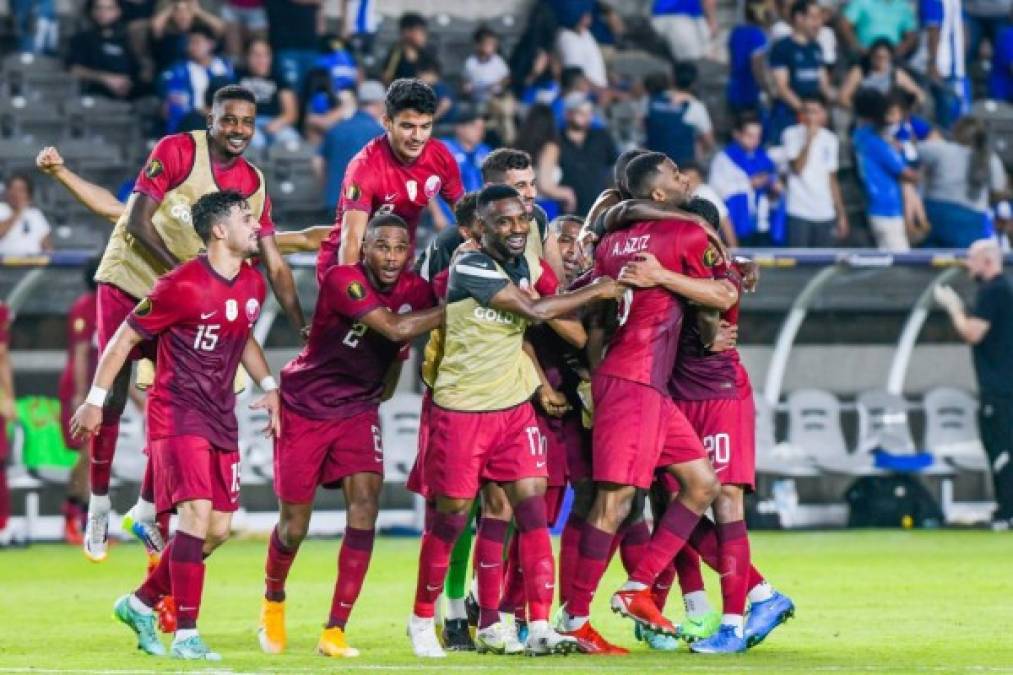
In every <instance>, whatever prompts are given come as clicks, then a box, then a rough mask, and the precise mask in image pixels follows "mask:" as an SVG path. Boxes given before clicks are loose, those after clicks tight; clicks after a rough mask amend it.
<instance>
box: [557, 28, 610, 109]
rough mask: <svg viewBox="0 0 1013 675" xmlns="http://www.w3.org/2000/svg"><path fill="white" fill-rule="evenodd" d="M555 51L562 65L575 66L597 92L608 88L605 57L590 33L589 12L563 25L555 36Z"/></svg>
mask: <svg viewBox="0 0 1013 675" xmlns="http://www.w3.org/2000/svg"><path fill="white" fill-rule="evenodd" d="M556 52H557V54H558V55H559V61H560V63H561V64H562V65H563V66H564V67H567V66H577V67H579V68H580V69H581V70H582V71H583V73H584V77H586V78H587V80H588V82H590V83H591V86H592V87H594V89H595V90H596V91H598V92H602V93H603V92H605V91H606V90H607V89H608V75H607V74H606V72H605V58H604V57H603V56H602V53H601V47H599V46H598V41H597V40H595V39H594V35H593V34H592V33H591V12H590V11H587V12H585V13H583V14H581V15H580V18H579V19H577V21H576V23H574V24H572V25H564V27H563V28H562V29H561V30H560V31H559V35H558V36H557V37H556Z"/></svg>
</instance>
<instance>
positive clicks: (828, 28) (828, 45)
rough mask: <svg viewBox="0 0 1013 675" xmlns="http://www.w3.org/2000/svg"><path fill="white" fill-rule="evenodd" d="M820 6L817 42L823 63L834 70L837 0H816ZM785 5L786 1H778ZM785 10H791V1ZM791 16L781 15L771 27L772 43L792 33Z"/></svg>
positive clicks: (835, 61) (835, 60) (835, 59)
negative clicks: (834, 26)
mask: <svg viewBox="0 0 1013 675" xmlns="http://www.w3.org/2000/svg"><path fill="white" fill-rule="evenodd" d="M816 3H817V4H818V5H819V8H820V22H819V26H820V27H819V30H817V31H816V42H817V43H819V46H820V51H821V52H823V65H824V66H826V67H827V68H828V69H829V70H831V71H832V70H833V68H834V65H835V64H836V63H837V33H835V32H834V29H833V27H832V26H833V25H834V24H835V23H836V22H837V14H836V11H837V0H816ZM776 4H778V5H781V6H782V7H784V6H785V3H783V2H781V0H778V2H777V3H776ZM785 11H790V3H788V7H787V8H786V10H785ZM791 30H792V29H791V20H790V17H785V16H780V17H779V18H778V19H777V21H775V22H774V24H773V25H772V26H771V27H770V43H771V44H773V43H775V42H778V41H779V40H780V39H781V38H785V37H788V36H789V35H791Z"/></svg>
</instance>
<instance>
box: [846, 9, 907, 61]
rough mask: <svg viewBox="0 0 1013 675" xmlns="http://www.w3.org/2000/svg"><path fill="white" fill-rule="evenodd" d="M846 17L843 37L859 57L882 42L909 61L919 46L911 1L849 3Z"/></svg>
mask: <svg viewBox="0 0 1013 675" xmlns="http://www.w3.org/2000/svg"><path fill="white" fill-rule="evenodd" d="M843 17H844V20H843V21H841V22H840V29H841V36H842V37H843V38H844V42H845V44H846V45H847V46H848V47H849V48H850V49H851V50H852V51H855V52H858V53H860V54H864V53H865V52H866V51H867V50H868V49H870V48H871V47H872V45H873V44H874V43H875V42H876V41H877V40H880V39H883V40H886V41H887V42H889V43H890V44H891V45H892V46H893V47H894V49H895V50H896V52H897V54H898V55H899V56H902V57H904V58H906V57H908V56H910V55H911V53H912V52H913V51H914V48H915V46H917V44H918V24H917V22H916V21H915V13H914V10H913V9H912V8H911V3H910V2H909V1H908V0H849V2H847V3H846V4H845V5H844V11H843Z"/></svg>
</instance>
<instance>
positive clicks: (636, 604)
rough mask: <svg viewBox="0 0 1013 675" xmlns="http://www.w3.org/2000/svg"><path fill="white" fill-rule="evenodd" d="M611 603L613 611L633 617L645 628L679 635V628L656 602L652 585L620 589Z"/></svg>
mask: <svg viewBox="0 0 1013 675" xmlns="http://www.w3.org/2000/svg"><path fill="white" fill-rule="evenodd" d="M610 604H611V605H612V611H613V612H615V613H616V614H622V615H623V616H625V617H626V618H628V619H633V620H634V621H636V622H637V623H639V624H640V625H641V626H643V627H644V628H649V629H651V630H653V631H654V632H655V633H661V634H663V635H671V636H672V637H679V630H678V629H677V628H676V627H675V626H674V625H673V624H672V622H671V621H669V620H668V619H666V618H665V616H664V615H663V614H662V613H661V610H659V609H658V606H657V605H655V604H654V597H653V596H652V595H651V587H650V586H646V587H644V588H641V589H639V590H618V591H616V592H615V593H613V594H612V601H611V603H610Z"/></svg>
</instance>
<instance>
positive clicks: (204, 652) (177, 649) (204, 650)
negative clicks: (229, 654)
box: [172, 635, 222, 661]
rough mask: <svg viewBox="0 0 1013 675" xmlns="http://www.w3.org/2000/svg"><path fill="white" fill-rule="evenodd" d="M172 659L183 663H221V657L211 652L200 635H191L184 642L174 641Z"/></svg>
mask: <svg viewBox="0 0 1013 675" xmlns="http://www.w3.org/2000/svg"><path fill="white" fill-rule="evenodd" d="M172 658H174V659H183V660H184V661H221V660H222V655H221V654H219V653H218V652H213V651H211V648H210V647H208V646H207V645H206V644H204V640H201V639H200V635H191V636H190V637H188V638H186V639H185V640H174V641H173V643H172Z"/></svg>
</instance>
